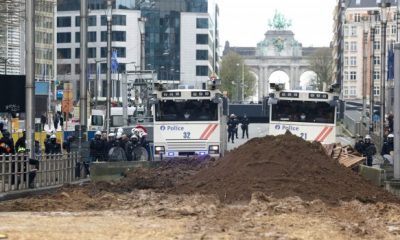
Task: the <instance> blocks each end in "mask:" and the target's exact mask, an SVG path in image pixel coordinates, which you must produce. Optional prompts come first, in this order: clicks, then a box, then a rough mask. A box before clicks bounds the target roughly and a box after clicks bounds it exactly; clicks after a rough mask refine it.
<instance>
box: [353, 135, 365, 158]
mask: <svg viewBox="0 0 400 240" xmlns="http://www.w3.org/2000/svg"><path fill="white" fill-rule="evenodd" d="M354 149H355V150H356V151H357V152H359V153H361V154H363V152H364V138H363V137H362V136H358V141H357V142H356V144H355V145H354Z"/></svg>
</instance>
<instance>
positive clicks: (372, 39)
mask: <svg viewBox="0 0 400 240" xmlns="http://www.w3.org/2000/svg"><path fill="white" fill-rule="evenodd" d="M378 14H379V11H377V10H375V11H373V10H369V11H368V15H369V22H370V29H369V34H370V35H369V36H370V42H371V44H370V45H371V46H370V47H371V49H370V51H371V56H370V92H369V98H370V99H369V113H370V114H369V115H370V116H369V133H372V132H373V130H374V119H373V116H374V105H375V99H374V97H375V95H374V87H375V84H374V57H375V54H374V49H375V48H374V45H375V26H374V24H372V19H373V18H375V17H376V16H377V15H378ZM374 21H375V19H374Z"/></svg>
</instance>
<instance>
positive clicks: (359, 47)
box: [336, 0, 398, 102]
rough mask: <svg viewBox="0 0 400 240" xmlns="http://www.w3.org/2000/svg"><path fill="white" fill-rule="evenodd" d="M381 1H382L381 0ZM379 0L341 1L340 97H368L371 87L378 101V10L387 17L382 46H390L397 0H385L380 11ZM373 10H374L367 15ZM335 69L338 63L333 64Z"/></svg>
mask: <svg viewBox="0 0 400 240" xmlns="http://www.w3.org/2000/svg"><path fill="white" fill-rule="evenodd" d="M382 1H383V2H385V0H382ZM382 1H376V0H354V1H350V0H346V1H345V15H344V24H343V43H344V46H343V66H342V67H343V86H342V91H343V99H344V100H360V99H362V98H363V96H364V97H366V98H367V99H369V98H370V92H371V88H372V92H373V96H374V99H375V101H376V102H379V101H380V95H381V92H382V89H381V81H380V80H381V76H382V73H381V72H382V71H381V69H382V68H381V62H382V59H381V49H382V47H383V44H385V43H383V42H382V41H381V39H382V38H381V37H382V29H381V24H382V21H381V19H382V18H383V17H382V14H385V17H386V19H387V28H386V50H388V49H390V47H391V46H393V43H394V42H395V41H396V40H397V29H398V19H397V17H396V16H397V0H390V1H389V0H388V1H386V2H388V3H391V7H390V8H389V9H388V11H382V9H381V8H380V7H379V6H378V4H377V2H382ZM374 11H375V14H374V15H371V13H372V12H374ZM336 19H339V18H336ZM336 24H339V23H336ZM372 39H373V41H372ZM386 56H387V53H386ZM385 60H386V59H385ZM386 63H387V61H386ZM337 64H339V62H338V63H337ZM337 69H340V67H339V66H337ZM383 74H384V76H386V74H387V68H386V67H385V72H384V73H383ZM385 78H386V77H385ZM387 83H388V84H387V88H386V91H387V92H388V89H389V88H390V82H387Z"/></svg>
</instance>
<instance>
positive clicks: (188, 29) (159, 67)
mask: <svg viewBox="0 0 400 240" xmlns="http://www.w3.org/2000/svg"><path fill="white" fill-rule="evenodd" d="M106 2H107V1H106V0H88V4H89V9H90V10H102V9H106ZM79 8H80V0H63V1H62V2H60V1H59V5H58V10H59V11H79ZM113 9H124V10H135V11H140V14H141V17H142V18H145V31H144V32H145V33H144V35H145V41H144V48H145V53H144V62H145V64H144V68H145V69H146V70H154V71H155V72H156V73H157V78H158V79H159V80H166V81H171V80H173V81H175V83H176V80H178V81H181V82H182V81H183V83H185V81H184V80H185V79H195V78H198V79H197V80H196V82H205V81H206V78H208V76H210V75H211V74H212V73H214V72H215V73H217V74H218V60H219V55H218V50H217V49H218V44H219V43H218V30H217V29H218V24H217V19H218V7H217V5H216V3H215V0H116V1H113ZM89 17H90V13H89ZM113 21H114V20H113ZM185 21H186V22H185ZM113 25H114V23H113ZM127 31H129V29H127ZM127 34H128V33H127ZM138 34H140V32H139V33H138ZM190 44H191V45H190ZM188 50H190V51H191V52H190V53H189V52H187V51H188ZM184 51H185V52H184ZM183 54H184V55H185V56H186V58H184V57H183ZM187 56H190V57H189V58H188V57H187ZM190 58H191V59H190ZM184 65H187V67H184ZM193 81H194V80H193Z"/></svg>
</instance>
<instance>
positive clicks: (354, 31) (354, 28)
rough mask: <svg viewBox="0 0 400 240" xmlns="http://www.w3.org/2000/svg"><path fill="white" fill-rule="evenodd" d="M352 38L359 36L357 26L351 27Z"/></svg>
mask: <svg viewBox="0 0 400 240" xmlns="http://www.w3.org/2000/svg"><path fill="white" fill-rule="evenodd" d="M351 36H352V37H355V36H357V26H351Z"/></svg>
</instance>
